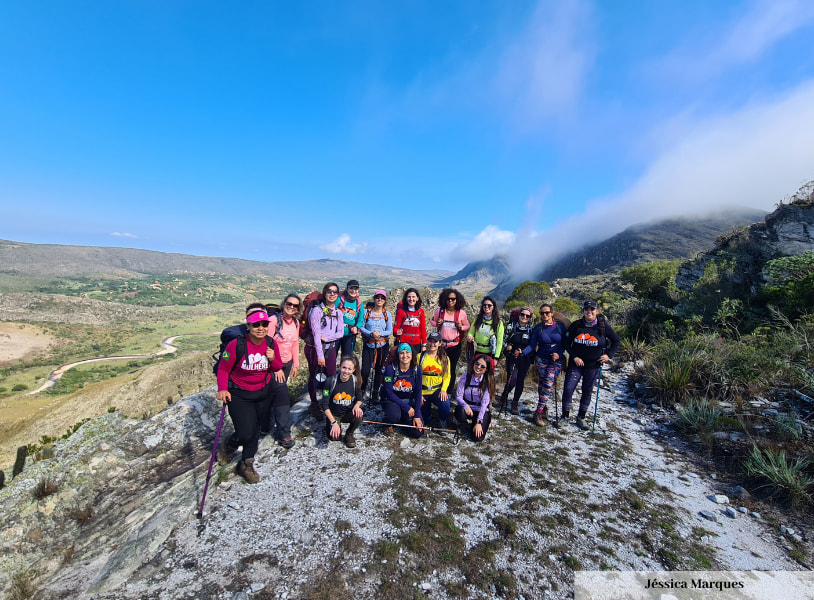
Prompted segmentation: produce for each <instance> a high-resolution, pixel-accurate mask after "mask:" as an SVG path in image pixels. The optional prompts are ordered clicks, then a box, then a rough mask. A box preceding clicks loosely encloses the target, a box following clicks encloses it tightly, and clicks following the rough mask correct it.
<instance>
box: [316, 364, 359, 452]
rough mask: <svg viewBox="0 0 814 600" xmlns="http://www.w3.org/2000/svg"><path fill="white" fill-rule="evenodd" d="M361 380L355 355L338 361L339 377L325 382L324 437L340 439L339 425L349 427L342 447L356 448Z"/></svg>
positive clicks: (335, 376) (336, 376)
mask: <svg viewBox="0 0 814 600" xmlns="http://www.w3.org/2000/svg"><path fill="white" fill-rule="evenodd" d="M364 393H365V392H364V388H363V387H362V378H361V377H360V376H359V359H358V358H356V355H354V354H351V355H350V356H343V357H342V359H341V360H340V361H339V374H338V375H334V376H333V377H330V378H329V379H328V382H327V384H326V385H325V391H324V393H323V395H322V409H323V410H324V411H325V435H326V436H328V439H329V440H338V439H339V438H341V437H342V425H341V424H342V423H348V424H349V425H348V430H347V431H346V432H345V446H347V447H348V448H356V438H355V437H354V435H353V433H354V432H355V431H356V430H357V429H358V428H359V425H361V424H362V417H363V416H364V413H363V412H362V398H363V397H364Z"/></svg>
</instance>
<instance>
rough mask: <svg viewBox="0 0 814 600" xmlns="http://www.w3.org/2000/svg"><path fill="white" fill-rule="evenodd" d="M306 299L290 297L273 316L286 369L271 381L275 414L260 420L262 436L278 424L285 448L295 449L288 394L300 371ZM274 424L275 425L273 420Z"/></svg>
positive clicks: (271, 332)
mask: <svg viewBox="0 0 814 600" xmlns="http://www.w3.org/2000/svg"><path fill="white" fill-rule="evenodd" d="M301 306H302V300H301V299H300V297H299V296H298V295H297V294H289V295H288V296H286V297H285V300H283V305H282V310H281V311H280V313H279V314H276V315H270V316H269V328H268V334H269V335H270V336H271V337H273V338H274V341H275V342H277V347H278V348H279V349H280V360H282V361H283V370H282V371H278V372H277V373H275V374H274V379H273V381H272V382H271V406H270V412H271V415H268V414H267V415H264V416H263V419H262V420H261V421H260V433H261V434H266V433H268V432H269V431H272V430H273V427H274V424H275V423H276V424H277V439H278V440H279V442H280V445H281V446H282V447H283V448H291V447H292V446H294V439H293V438H292V437H291V397H290V396H289V395H288V381H290V380H291V379H293V378H294V377H296V376H297V371H298V370H299V368H300V321H299V318H298V317H299V313H300V307H301ZM272 416H273V419H274V422H273V423H272V420H271V418H272Z"/></svg>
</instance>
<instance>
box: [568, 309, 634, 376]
mask: <svg viewBox="0 0 814 600" xmlns="http://www.w3.org/2000/svg"><path fill="white" fill-rule="evenodd" d="M603 329H604V335H603V333H602V330H603ZM619 344H620V340H619V336H618V335H616V332H615V331H614V330H613V328H612V327H611V326H610V323H608V322H607V321H605V324H604V326H603V327H600V326H599V321H594V322H593V323H586V322H585V319H584V318H583V319H577V320H576V321H574V322H573V323H571V327H569V328H568V332H567V333H566V335H565V340H564V342H563V347H564V348H565V351H566V352H568V356H569V357H570V358H571V359H574V358H580V359H582V360H583V361H584V362H585V365H586V366H587V367H594V368H595V367H597V366H599V364H600V363H599V358H600V357H601V356H602V355H603V354H607V355H608V358H613V355H614V354H616V350H617V349H618V348H619Z"/></svg>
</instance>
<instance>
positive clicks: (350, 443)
mask: <svg viewBox="0 0 814 600" xmlns="http://www.w3.org/2000/svg"><path fill="white" fill-rule="evenodd" d="M345 446H347V447H348V448H356V438H355V437H353V432H352V431H349V432H347V433H346V434H345Z"/></svg>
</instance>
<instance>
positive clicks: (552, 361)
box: [523, 304, 565, 427]
mask: <svg viewBox="0 0 814 600" xmlns="http://www.w3.org/2000/svg"><path fill="white" fill-rule="evenodd" d="M540 318H541V319H542V322H541V323H540V324H539V325H536V326H535V327H534V329H533V330H532V332H531V342H530V343H529V345H528V346H526V348H525V349H524V350H523V354H524V355H526V356H528V357H529V358H532V357H533V358H534V366H535V367H537V409H536V410H535V411H534V424H535V425H537V426H538V427H543V426H545V423H546V420H547V419H548V401H549V400H551V390H552V389H553V388H554V385H555V382H556V381H557V377H558V376H559V374H560V371H562V366H563V364H564V362H565V357H564V356H563V347H562V343H563V341H564V340H565V325H563V324H562V323H560V322H559V321H555V320H554V311H553V309H552V308H551V306H550V305H549V304H543V305H542V306H541V307H540ZM563 402H564V400H563ZM555 416H556V415H555Z"/></svg>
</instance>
